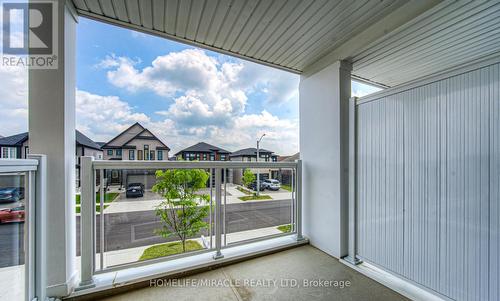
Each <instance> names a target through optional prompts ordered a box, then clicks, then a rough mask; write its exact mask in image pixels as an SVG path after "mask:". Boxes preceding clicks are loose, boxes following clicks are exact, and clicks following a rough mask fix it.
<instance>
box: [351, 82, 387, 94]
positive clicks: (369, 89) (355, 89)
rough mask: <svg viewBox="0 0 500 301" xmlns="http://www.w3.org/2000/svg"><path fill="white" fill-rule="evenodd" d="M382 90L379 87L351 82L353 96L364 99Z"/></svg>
mask: <svg viewBox="0 0 500 301" xmlns="http://www.w3.org/2000/svg"><path fill="white" fill-rule="evenodd" d="M380 90H382V89H381V88H379V87H375V86H371V85H367V84H364V83H361V82H357V81H352V82H351V95H352V96H356V97H363V96H366V95H368V94H372V93H375V92H378V91H380Z"/></svg>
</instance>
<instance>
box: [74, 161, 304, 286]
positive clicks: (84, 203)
mask: <svg viewBox="0 0 500 301" xmlns="http://www.w3.org/2000/svg"><path fill="white" fill-rule="evenodd" d="M80 168H81V170H82V175H81V182H82V185H81V187H82V189H81V205H80V206H81V212H80V214H81V217H80V231H81V234H80V235H81V283H80V288H79V289H86V288H91V287H94V286H95V283H94V275H95V274H98V273H101V272H108V271H110V270H121V269H124V268H129V267H133V266H141V265H142V266H144V265H148V264H154V263H157V262H164V261H167V260H171V259H174V258H179V257H184V256H191V255H194V254H199V253H200V252H195V253H193V254H191V253H189V254H179V255H180V256H170V257H168V258H161V259H158V260H151V261H146V262H138V263H130V264H123V265H119V266H113V267H110V268H106V269H104V264H105V263H104V243H105V242H104V241H103V240H104V233H103V232H104V214H100V215H99V218H100V222H101V226H100V248H99V251H100V252H99V253H100V267H99V268H100V269H99V271H98V270H97V269H96V263H95V258H96V256H95V254H96V251H97V250H96V224H95V217H96V212H95V204H96V200H95V189H96V187H95V175H96V172H99V173H100V176H101V183H100V187H99V190H100V192H101V193H100V200H99V201H100V208H101V212H103V211H104V185H103V182H104V173H103V170H105V169H106V170H110V169H126V170H134V169H142V170H144V169H146V170H154V169H158V170H165V169H207V170H209V171H210V179H209V181H210V195H211V199H212V197H213V200H214V201H215V203H214V205H213V206H212V202H210V204H211V206H212V207H213V208H211V209H214V211H215V212H214V214H213V215H214V217H213V218H212V211H210V212H211V214H210V224H211V226H210V228H209V231H210V232H209V233H210V249H207V250H206V251H207V252H214V256H213V258H214V260H217V259H220V258H223V257H224V255H223V253H222V250H223V249H224V248H226V247H229V246H233V245H241V244H246V243H250V242H255V241H259V240H265V239H271V238H274V237H277V236H284V235H291V234H295V235H296V239H297V240H298V241H300V240H303V239H304V238H303V236H302V181H301V177H302V162H301V161H300V160H298V161H296V162H240V161H201V162H200V161H126V160H124V161H106V160H99V161H97V160H94V158H93V157H89V156H83V157H81V167H80ZM244 168H276V169H279V168H281V169H292V173H293V174H294V175H295V176H294V177H292V178H293V180H294V181H295V185H294V183H292V187H293V190H292V206H291V210H292V212H291V227H292V232H291V233H283V234H276V235H270V236H266V237H262V238H257V239H249V240H245V241H241V242H237V243H231V244H229V245H226V239H225V237H222V235H224V236H225V234H226V233H225V232H226V227H225V226H226V225H225V222H226V221H225V210H226V209H225V205H226V188H227V186H226V182H227V179H226V177H227V170H234V169H244ZM212 171H215V172H214V175H213V176H214V177H215V185H212V181H213V180H214V179H212V174H213V173H212ZM223 173H224V181H223V180H222V174H223ZM223 185H224V196H223V195H222V189H223V187H222V186H223ZM213 186H215V187H213ZM212 188H215V195H213V192H212ZM223 206H224V207H223ZM212 222H213V223H214V228H215V229H214V230H212ZM214 232H215V233H214ZM214 234H215V237H214V240H215V248H212V247H213V246H212V235H214ZM223 240H224V241H223ZM223 242H224V245H223Z"/></svg>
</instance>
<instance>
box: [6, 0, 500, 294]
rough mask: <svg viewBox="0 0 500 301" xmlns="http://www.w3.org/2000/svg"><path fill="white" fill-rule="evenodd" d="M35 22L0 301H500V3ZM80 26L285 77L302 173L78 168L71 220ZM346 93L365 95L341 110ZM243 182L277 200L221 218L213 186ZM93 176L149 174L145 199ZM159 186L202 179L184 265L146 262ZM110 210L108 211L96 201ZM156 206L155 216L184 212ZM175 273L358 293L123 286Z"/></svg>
mask: <svg viewBox="0 0 500 301" xmlns="http://www.w3.org/2000/svg"><path fill="white" fill-rule="evenodd" d="M214 3H215V4H214ZM24 8H26V7H23V9H24ZM52 8H53V11H52V12H53V15H57V17H58V18H57V20H55V21H57V22H54V24H52V25H54V26H52V27H50V26H46V27H43V28H38V29H37V30H38V31H43V35H40V36H45V37H46V36H50V37H51V38H52V39H51V40H50V41H51V42H54V44H53V45H52V46H53V47H52V48H53V49H52V52H53V53H52V54H53V56H49V58H51V59H52V58H60V60H58V61H57V63H58V66H57V67H54V66H52V65H51V66H46V67H54V68H45V69H44V68H41V69H37V68H32V69H30V70H29V81H28V83H27V86H28V92H29V93H28V96H29V105H28V110H27V111H28V113H27V114H28V121H29V122H28V124H29V135H30V145H29V152H30V153H32V154H39V155H31V157H30V159H27V160H0V172H2V173H3V174H4V176H7V177H14V178H15V179H17V180H15V181H17V182H16V183H17V184H15V185H14V186H16V185H18V186H19V187H21V186H23V187H25V188H24V193H25V195H24V201H23V205H24V211H23V210H22V209H21V208H20V207H22V206H15V207H14V205H12V208H16V207H19V209H17V210H11V211H13V212H10V211H9V212H8V210H7V211H5V213H6V214H7V215H8V216H9V218H10V219H12V220H13V221H14V222H16V223H11V224H10V225H8V226H7V225H1V226H0V232H1V233H2V235H4V236H2V237H9V239H8V240H4V241H8V242H12V244H11V246H9V247H8V248H2V249H1V250H2V252H4V254H7V253H8V254H7V255H6V256H3V257H2V258H1V260H4V261H0V262H3V265H4V266H3V268H2V269H4V268H7V269H4V270H2V271H0V274H1V275H3V276H2V277H3V279H5V280H6V281H7V280H8V281H11V282H10V283H9V282H3V283H8V284H7V285H8V287H7V289H2V290H0V294H1V295H0V299H7V300H16V299H17V300H20V298H24V299H26V300H29V301H31V300H33V299H34V298H35V297H36V298H38V300H45V298H47V297H56V298H62V299H64V298H67V299H71V298H74V299H82V300H83V299H85V298H87V299H97V298H101V297H105V296H107V295H108V294H112V293H120V292H124V291H128V294H129V295H119V296H116V297H115V300H122V298H123V299H126V298H132V299H135V298H137V299H141V298H142V299H145V300H147V299H148V298H149V297H150V296H158V294H162V296H163V294H165V295H168V296H171V297H172V298H174V297H176V298H177V296H178V295H176V294H184V295H183V296H184V297H186V296H187V297H186V298H187V299H189V298H190V297H191V296H192V295H189V294H196V295H195V296H194V297H195V298H196V297H200V296H201V298H202V299H203V297H207V299H209V298H214V299H215V298H217V297H219V296H222V297H227V298H228V299H231V298H237V299H243V300H245V299H255V300H259V299H267V298H270V297H269V295H271V294H273V293H274V294H276V295H275V296H276V299H278V300H283V299H285V300H289V299H294V298H295V299H297V300H300V299H303V298H304V296H306V295H307V297H308V299H321V298H324V299H330V297H331V298H332V299H333V298H335V296H340V297H339V298H340V299H342V300H346V299H347V300H353V299H354V300H355V299H358V298H359V299H384V300H385V299H399V298H403V297H405V298H410V299H414V300H460V301H462V300H487V301H490V300H491V301H493V300H500V289H499V287H500V268H499V267H500V259H499V257H498V254H500V231H499V229H500V226H499V225H500V205H499V202H498V200H499V199H500V190H499V188H498V187H499V185H498V183H500V142H499V141H500V140H499V137H500V113H499V112H500V102H499V99H500V22H499V21H498V20H500V13H499V12H500V3H499V1H437V0H422V1H403V0H387V1H386V0H384V1H360V0H356V1H325V0H310V1H298V0H287V1H243V0H232V1H225V0H220V1H208V0H207V1H187V0H186V1H185V0H181V1H161V0H159V1H150V0H144V1H137V0H127V1H97V0H85V1H81V0H73V1H57V2H54V3H52ZM35 15H36V14H35ZM79 18H90V19H92V20H96V21H99V22H104V23H107V24H112V25H116V26H119V27H122V28H126V29H129V30H133V31H138V32H140V33H143V34H151V35H155V36H157V37H161V38H166V39H171V40H174V41H179V42H182V43H186V44H188V45H191V46H193V47H200V48H203V49H207V50H210V51H215V52H219V53H223V54H227V55H231V56H234V57H238V58H241V59H244V60H248V61H252V62H256V63H259V64H262V65H266V66H270V67H273V68H278V69H281V70H285V71H288V72H291V73H294V74H298V75H300V86H299V99H300V101H299V112H300V120H299V130H300V161H298V162H291V163H281V162H231V161H228V162H218V161H207V162H152V161H151V162H150V161H147V162H146V161H140V162H128V161H122V160H116V161H111V160H110V161H96V160H92V158H89V157H83V158H82V162H80V168H81V178H80V180H81V196H80V204H79V206H78V207H79V208H80V212H78V213H76V209H75V207H76V206H75V203H76V200H75V195H76V192H75V179H74V178H75V165H76V164H75V163H76V162H75V153H76V152H75V145H74V141H75V119H76V116H75V111H76V110H75V106H76V96H75V94H76V91H77V87H76V72H75V69H76V65H77V60H76V50H75V49H76V46H75V45H76V35H77V30H76V28H77V26H78V21H79ZM53 21H54V20H53ZM56 25H57V26H56ZM49 27H50V29H51V30H50V31H49V30H48V29H47V28H49ZM25 29H26V30H25V32H27V29H28V28H27V25H26V27H25ZM52 29H53V30H52ZM53 33H55V34H56V35H57V36H54V37H52V34H53ZM56 37H57V38H56ZM124 44H126V43H124ZM13 58H16V56H14V57H13ZM11 61H16V62H17V61H21V60H15V59H13V60H6V62H11ZM2 62H3V60H2ZM146 68H147V67H146ZM134 72H135V71H134ZM355 81H358V82H363V83H368V84H371V85H374V86H376V87H379V88H381V89H382V90H381V91H379V92H376V93H373V94H371V95H366V96H362V97H356V96H355V95H353V93H352V92H353V91H352V89H351V84H352V82H355ZM2 91H3V90H2ZM20 111H22V112H24V110H16V112H20ZM188 113H189V112H188ZM230 139H233V137H229V138H228V140H230ZM70 142H71V143H70ZM6 152H7V151H6ZM8 152H9V155H8V156H12V155H13V154H15V152H12V153H10V151H8ZM136 158H137V156H136ZM241 168H250V169H260V168H267V169H273V172H274V171H275V170H276V171H278V172H279V170H283V169H289V170H291V171H292V174H293V175H294V176H293V180H292V182H291V183H290V184H292V189H291V190H292V191H290V192H283V195H280V196H278V195H270V197H271V199H270V200H269V199H267V200H266V199H260V200H255V201H254V202H253V200H251V201H252V202H249V203H246V202H247V200H242V199H240V200H238V201H236V202H235V197H236V198H239V196H238V195H237V193H243V194H245V193H244V192H241V191H240V190H238V189H236V188H235V187H234V186H232V183H230V182H227V183H226V179H227V178H228V177H226V175H227V172H228V171H230V170H232V169H241ZM109 170H118V171H122V173H121V174H122V175H126V174H130V175H131V174H134V177H137V176H140V175H138V174H137V173H134V172H133V171H138V170H141V171H147V172H146V173H147V174H145V175H144V176H147V177H150V179H149V180H148V179H145V180H144V183H142V184H144V186H147V187H145V188H144V189H145V190H146V192H145V193H144V196H143V198H146V199H144V200H143V201H140V202H139V200H135V201H134V200H132V199H130V200H128V199H127V198H126V193H125V192H124V191H123V190H121V191H118V190H116V191H114V190H113V187H110V190H108V189H107V188H105V185H103V182H102V181H104V179H105V174H107V171H109ZM128 170H130V171H131V172H130V173H127V171H128ZM157 170H162V171H165V170H167V171H168V170H181V171H182V170H201V171H203V172H206V174H207V175H208V177H209V178H208V179H207V181H206V183H205V184H204V187H198V188H197V189H198V191H197V192H196V193H194V195H197V196H196V197H192V198H191V199H190V202H191V203H192V202H195V203H196V206H194V207H196V208H199V207H203V208H207V209H203V210H205V211H206V212H208V215H207V216H202V217H201V218H200V219H199V220H198V222H199V224H200V225H203V227H199V229H198V230H199V231H194V232H190V233H189V235H187V236H186V237H187V239H188V240H191V241H192V242H190V244H194V245H195V247H194V248H193V250H191V251H189V250H188V251H189V252H178V251H175V252H165V251H162V252H161V254H160V256H158V255H154V254H153V255H154V256H152V255H148V256H146V255H144V253H145V252H146V251H147V250H149V251H150V252H148V253H155V252H153V251H152V250H156V249H155V247H157V246H158V245H165V244H169V243H177V246H179V245H178V243H179V240H180V241H183V239H180V238H179V239H177V238H172V236H168V237H167V236H160V235H157V233H161V229H164V228H162V225H164V221H165V220H164V219H163V220H161V219H162V218H161V217H160V216H159V215H158V214H157V213H158V211H157V210H158V206H160V208H159V209H160V215H161V212H162V211H161V206H162V205H161V202H160V200H161V199H162V196H163V199H165V197H164V196H165V189H164V188H160V189H159V190H156V191H153V189H152V187H149V186H151V185H154V184H155V183H156V176H154V177H153V180H151V177H152V173H153V172H156V171H157ZM96 179H99V182H100V183H97V185H96V182H95V181H96ZM150 184H151V185H150ZM8 185H11V184H8ZM139 186H140V185H139ZM190 187H192V186H191V185H190V184H189V185H185V187H184V189H188V188H190ZM3 188H8V187H7V184H5V186H4V187H3ZM162 189H163V190H162ZM181 191H182V189H181ZM136 192H137V191H136ZM15 193H17V192H15ZM111 193H117V194H118V195H119V196H118V199H115V198H112V199H113V201H112V202H109V201H107V200H109V199H110V198H111V197H110V195H111ZM154 193H156V194H154ZM8 194H10V196H9V197H8V198H11V197H12V194H13V191H9V192H7V193H6V195H8ZM250 194H251V193H250ZM96 195H99V198H97V197H96ZM123 195H125V196H123ZM201 195H207V196H208V197H206V198H205V197H201ZM281 196H282V197H283V198H280V197H281ZM148 197H150V199H147V198H148ZM200 198H201V199H203V200H204V201H203V202H205V201H206V203H204V204H201V202H202V200H201V199H200ZM171 199H172V200H174V201H175V199H177V198H171ZM19 200H20V198H19V199H15V200H14V201H16V202H18V201H19ZM198 202H200V203H198ZM16 204H17V203H16ZM172 204H174V205H170V206H171V207H166V208H164V210H163V213H164V214H170V213H172V212H174V213H176V212H178V211H179V209H180V208H181V207H179V206H181V204H179V203H175V202H174V203H172ZM175 204H177V205H175ZM242 204H244V205H242ZM191 207H193V206H191ZM12 208H6V209H9V210H10V209H12ZM242 208H243V209H242ZM191 209H192V208H191ZM197 210H198V209H196V210H195V212H197ZM22 216H24V223H22V222H23V221H22V220H21V217H22ZM75 216H76V218H75ZM170 227H171V226H170ZM167 228H168V227H167ZM280 229H285V230H284V231H282V230H280ZM157 230H160V231H157ZM164 230H165V229H164ZM171 230H172V229H169V231H170V232H171ZM278 231H279V232H278ZM177 232H178V231H177ZM181 234H182V233H181ZM164 247H165V246H161V248H160V249H162V250H163V249H165V248H164ZM150 248H153V249H150ZM188 249H189V248H188ZM270 253H273V254H270ZM143 255H144V257H143ZM257 256H261V257H260V258H254V257H257ZM141 257H142V259H144V260H141ZM245 260H248V261H245ZM217 268H219V269H217ZM207 270H214V271H213V272H210V271H208V272H207ZM200 271H203V272H205V273H206V274H196V273H197V272H200ZM357 272H359V273H361V274H358V273H357ZM186 275H189V277H192V278H197V279H200V278H203V279H221V280H225V279H233V280H235V279H248V278H252V277H257V276H259V277H260V278H262V277H265V278H268V279H273V280H278V279H283V278H287V277H288V276H290V277H292V278H295V279H299V280H305V279H311V278H312V277H314V276H313V275H318V276H321V277H326V278H328V280H342V279H344V280H345V279H349V280H352V281H353V283H354V284H355V287H351V288H350V289H348V290H342V291H340V290H339V292H338V294H337V291H336V289H333V291H334V292H336V294H335V296H334V295H332V294H331V293H332V291H331V290H328V289H324V288H323V289H316V288H310V289H306V288H303V287H301V288H300V289H289V288H280V287H277V288H276V287H273V288H265V287H262V286H261V287H259V288H252V287H250V286H245V288H241V287H240V288H234V287H230V288H229V289H230V290H231V291H229V290H228V289H227V288H215V289H214V290H209V291H207V290H206V289H205V288H199V289H197V290H182V291H180V290H178V289H176V288H172V287H167V288H163V287H157V288H147V289H144V290H139V289H138V288H142V287H143V286H144V285H146V286H149V285H150V284H151V282H150V280H154V279H170V278H175V279H178V278H183V277H185V276H186ZM193 275H194V276H193ZM247 277H248V278H247ZM368 278H370V279H368ZM184 279H185V278H184ZM374 281H377V282H378V283H380V284H382V285H383V286H382V285H379V284H377V283H375V282H374ZM23 283H24V284H23ZM384 286H385V287H384ZM2 288H3V287H2ZM233 289H234V290H233ZM391 290H392V291H391ZM398 294H400V295H398ZM23 296H24V297H23ZM271 298H272V297H271Z"/></svg>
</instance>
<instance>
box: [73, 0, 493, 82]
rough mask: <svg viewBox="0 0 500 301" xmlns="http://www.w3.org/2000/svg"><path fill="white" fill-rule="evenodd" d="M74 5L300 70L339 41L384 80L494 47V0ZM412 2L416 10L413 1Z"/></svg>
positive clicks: (142, 0) (359, 67) (94, 0)
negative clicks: (466, 0)
mask: <svg viewBox="0 0 500 301" xmlns="http://www.w3.org/2000/svg"><path fill="white" fill-rule="evenodd" d="M73 3H74V5H75V7H76V9H77V12H78V13H79V14H80V15H83V16H87V17H90V18H94V19H98V20H100V21H105V22H109V23H112V24H116V25H120V26H124V27H127V28H131V29H135V30H141V31H144V32H148V33H152V34H156V35H159V36H163V37H167V38H170V39H174V40H178V41H181V42H185V43H189V44H193V45H197V46H200V47H204V48H208V49H212V50H215V51H220V52H223V53H227V54H231V55H235V56H239V57H242V58H245V59H249V60H252V61H257V62H259V63H263V64H267V65H271V66H274V67H278V68H281V69H285V70H289V71H292V72H296V73H302V72H303V71H304V70H307V69H308V68H309V67H310V66H313V65H315V64H318V62H322V60H324V58H325V57H328V56H329V55H330V54H332V53H337V52H338V50H339V49H342V51H341V52H339V55H338V57H336V59H349V60H351V61H352V62H353V74H354V75H356V76H358V77H361V78H365V79H367V80H371V81H373V82H378V83H381V84H385V85H388V86H394V85H397V84H401V83H404V82H407V81H409V80H411V79H414V78H417V77H421V76H425V75H428V74H431V73H434V72H437V71H440V70H443V69H445V68H449V67H451V66H453V65H456V64H459V63H462V62H464V61H467V60H470V59H471V58H476V57H478V56H481V55H483V54H486V53H491V52H494V51H498V50H499V49H500V48H499V46H500V45H499V44H500V39H499V32H498V31H499V29H500V25H499V24H500V22H499V21H498V20H500V16H499V14H498V10H499V8H500V3H499V1H474V2H471V3H468V2H465V1H445V2H443V3H439V4H438V5H436V3H438V1H437V0H419V1H410V2H408V1H407V0H73ZM424 4H425V5H427V6H424ZM418 5H420V6H419V7H418V9H420V11H419V10H418V9H417V8H415V7H416V6H418ZM391 26H392V27H391ZM377 30H378V31H377ZM367 33H373V34H370V35H367ZM356 39H357V41H356V42H353V41H355V40H356ZM350 45H355V47H354V46H353V47H350ZM348 46H349V47H348ZM345 48H347V49H345Z"/></svg>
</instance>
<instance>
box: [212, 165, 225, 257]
mask: <svg viewBox="0 0 500 301" xmlns="http://www.w3.org/2000/svg"><path fill="white" fill-rule="evenodd" d="M221 171H222V169H221V168H219V167H218V168H215V255H214V259H219V258H222V257H224V255H222V253H221V248H222V240H221V239H222V227H223V225H222V222H223V221H222V218H221V217H222V206H221V205H222V189H221V188H222V187H221V186H222V182H221V176H222V172H221Z"/></svg>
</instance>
